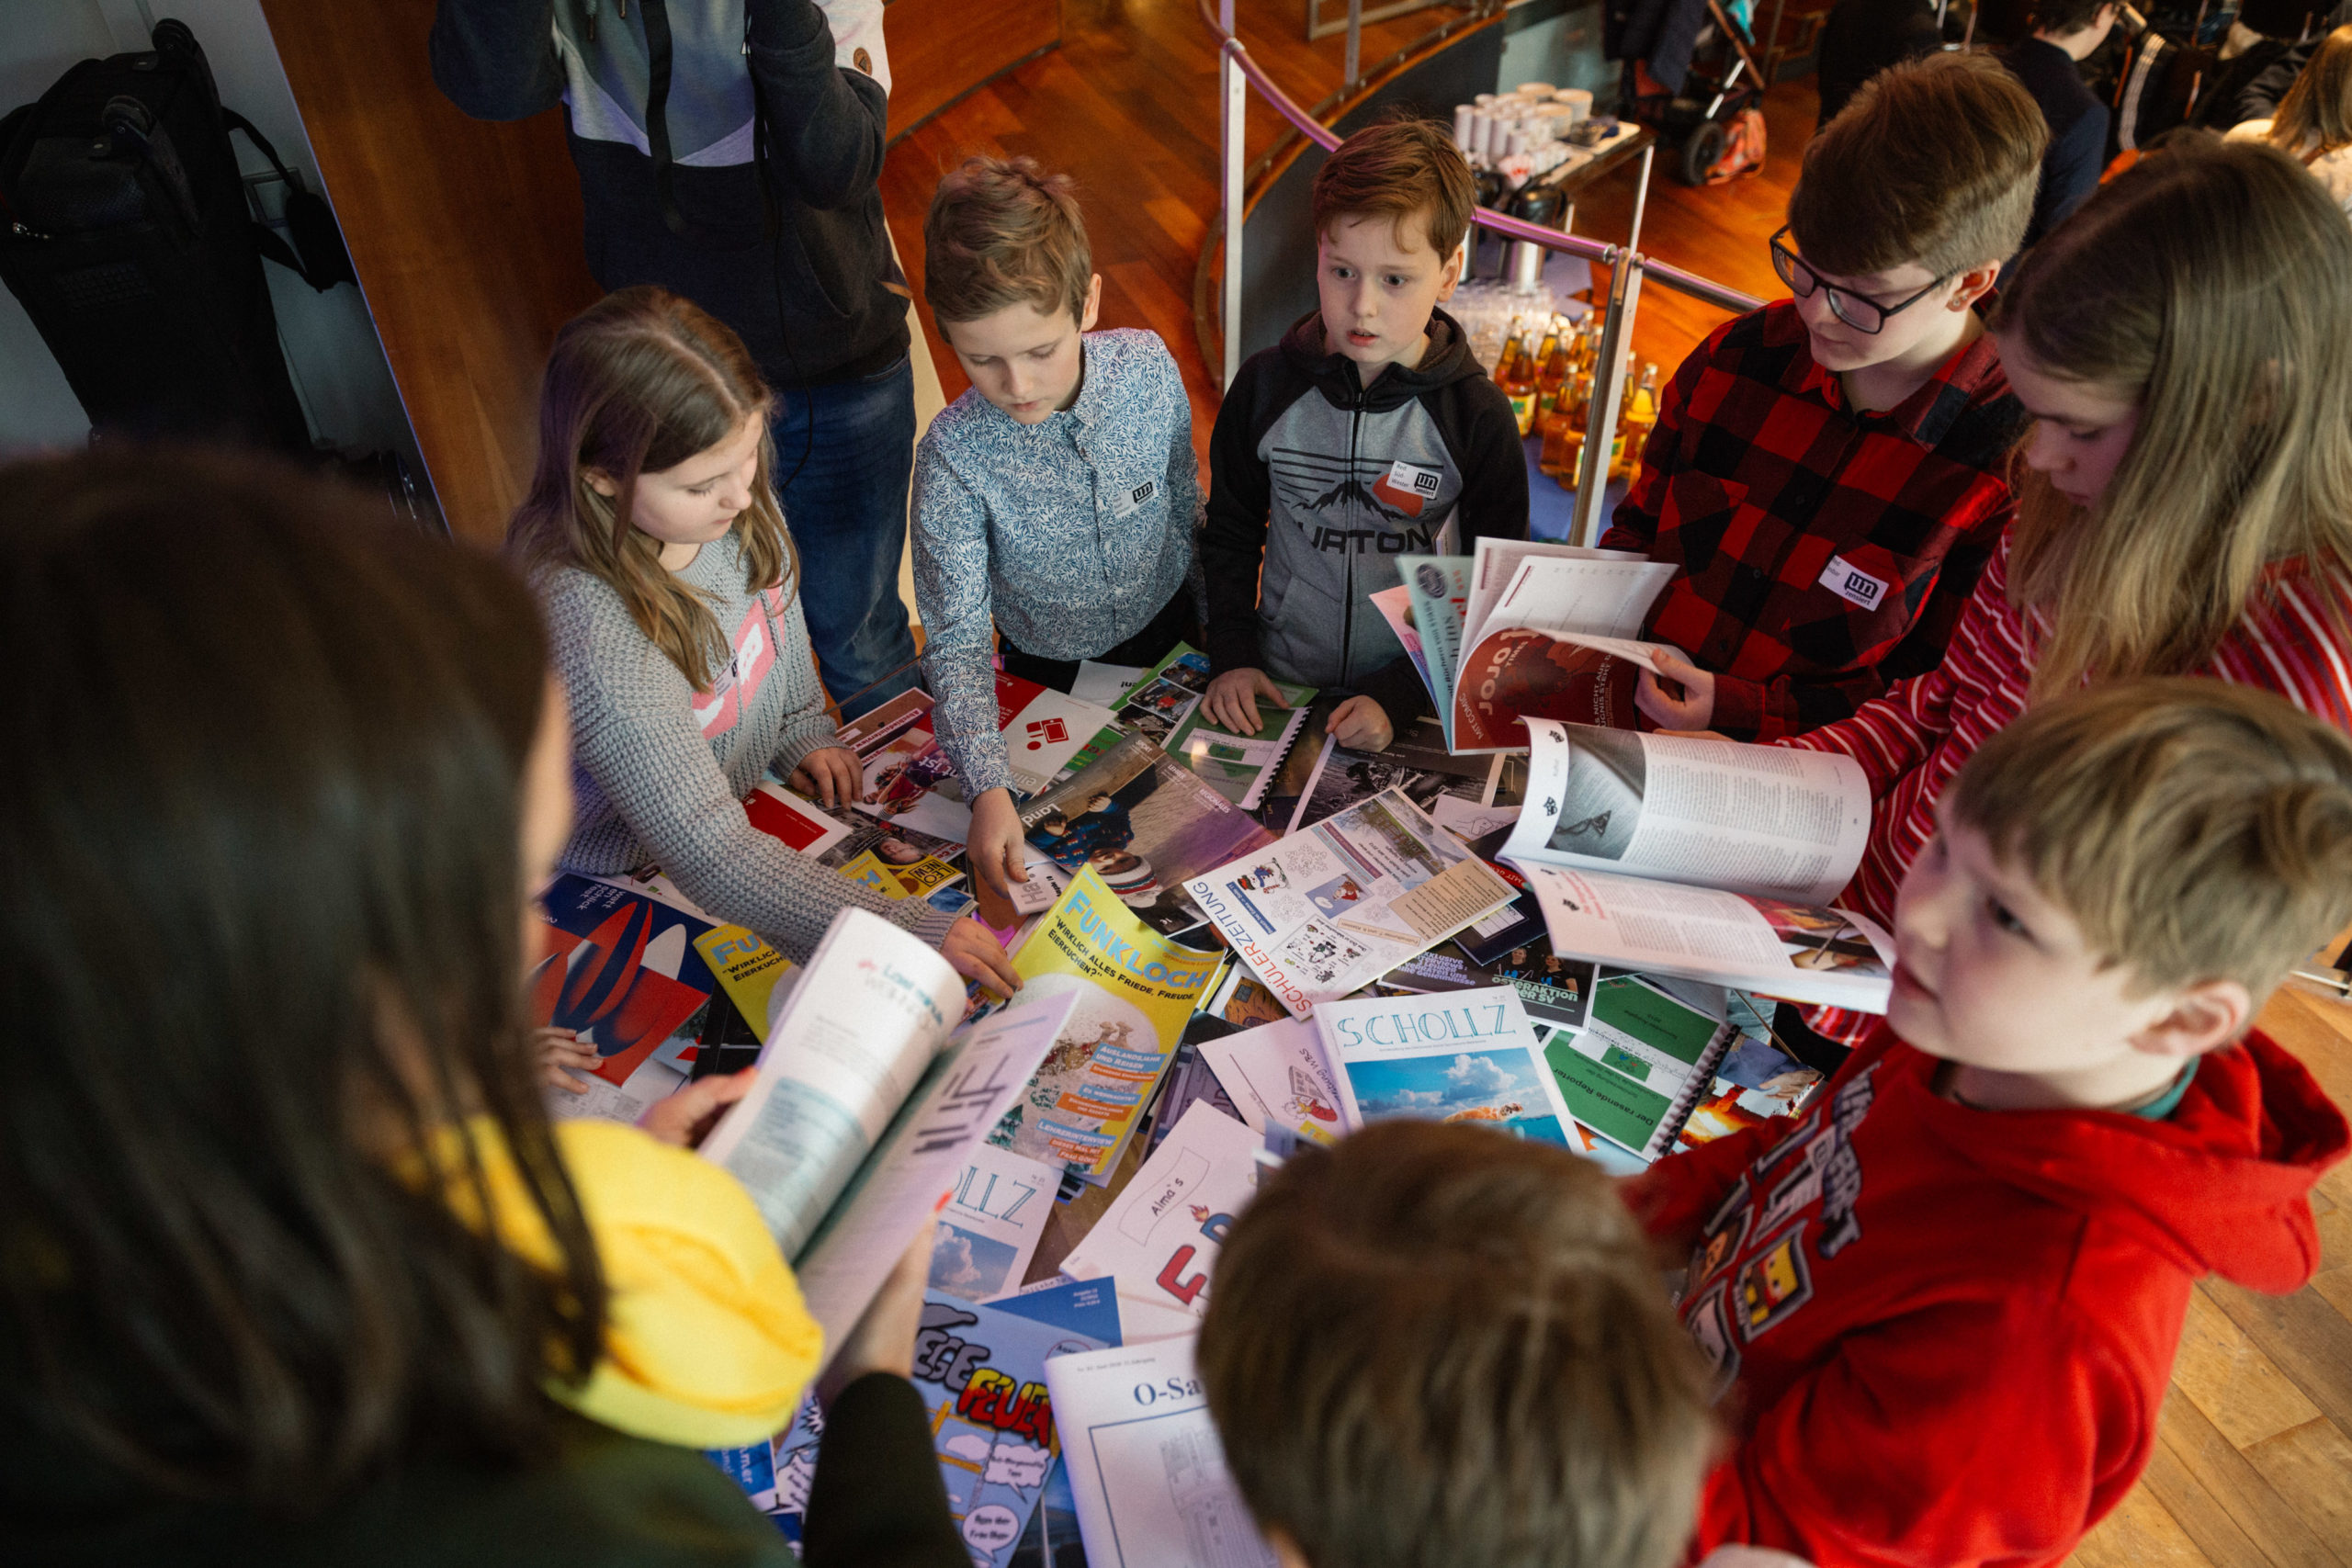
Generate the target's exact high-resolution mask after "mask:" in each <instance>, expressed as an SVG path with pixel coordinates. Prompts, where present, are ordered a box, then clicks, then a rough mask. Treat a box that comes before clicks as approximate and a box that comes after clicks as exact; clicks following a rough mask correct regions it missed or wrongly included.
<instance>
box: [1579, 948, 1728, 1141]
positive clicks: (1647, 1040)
mask: <svg viewBox="0 0 2352 1568" xmlns="http://www.w3.org/2000/svg"><path fill="white" fill-rule="evenodd" d="M1735 1033H1736V1031H1734V1030H1733V1029H1732V1028H1731V1026H1730V1025H1729V1024H1728V1023H1726V1022H1725V1021H1724V1017H1723V1011H1722V1007H1721V998H1720V997H1718V998H1717V1006H1716V1007H1715V1009H1714V1010H1713V1011H1710V1010H1705V1009H1702V1008H1700V1007H1697V1006H1694V1005H1692V1003H1691V1002H1690V1001H1686V1000H1684V999H1683V998H1679V997H1676V996H1674V995H1672V994H1670V993H1669V992H1668V991H1667V990H1665V989H1664V988H1663V987H1658V986H1656V985H1653V984H1652V983H1650V982H1649V981H1647V980H1645V979H1644V978H1642V977H1641V976H1636V975H1612V976H1610V977H1609V978H1607V979H1606V980H1603V981H1601V982H1600V985H1599V986H1598V987H1596V988H1595V990H1594V994H1593V1000H1592V1018H1591V1021H1590V1022H1589V1024H1588V1026H1587V1027H1586V1028H1585V1029H1584V1031H1583V1032H1581V1033H1578V1034H1575V1035H1569V1034H1566V1033H1559V1034H1555V1035H1553V1036H1552V1038H1551V1040H1550V1041H1549V1042H1548V1043H1546V1045H1545V1049H1544V1060H1545V1062H1546V1063H1547V1064H1548V1065H1549V1066H1550V1068H1551V1071H1552V1076H1553V1078H1554V1080H1555V1082H1556V1083H1557V1084H1558V1086H1559V1089H1560V1095H1561V1098H1562V1099H1563V1100H1566V1102H1567V1107H1568V1111H1569V1114H1571V1115H1572V1116H1574V1117H1575V1118H1576V1120H1577V1121H1578V1122H1582V1123H1584V1124H1585V1125H1586V1126H1588V1127H1589V1128H1591V1129H1592V1130H1593V1131H1594V1132H1596V1133H1599V1134H1600V1135H1601V1136H1602V1137H1605V1138H1607V1139H1609V1140H1610V1141H1611V1143H1614V1144H1616V1145H1619V1146H1620V1147H1623V1148H1624V1149H1626V1150H1628V1151H1629V1152H1631V1153H1632V1154H1634V1155H1635V1156H1638V1157H1639V1158H1641V1159H1642V1160H1644V1161H1648V1160H1651V1159H1654V1158H1656V1157H1657V1156H1658V1155H1660V1154H1662V1153H1664V1152H1665V1151H1666V1150H1667V1149H1668V1148H1670V1147H1671V1146H1672V1145H1673V1143H1674V1138H1675V1134H1677V1133H1678V1132H1679V1130H1680V1126H1681V1122H1682V1118H1683V1117H1684V1116H1686V1115H1687V1114H1688V1113H1689V1111H1690V1109H1691V1105H1692V1104H1693V1103H1694V1102H1695V1101H1696V1100H1698V1099H1699V1097H1700V1095H1701V1093H1702V1091H1703V1090H1704V1089H1705V1088H1706V1087H1707V1086H1708V1085H1710V1084H1711V1083H1712V1082H1713V1076H1714V1071H1715V1067H1716V1066H1717V1064H1718V1063H1719V1062H1720V1061H1721V1060H1722V1058H1723V1055H1724V1051H1725V1049H1727V1048H1728V1046H1729V1044H1730V1041H1731V1037H1732V1036H1733V1035H1734V1034H1735Z"/></svg>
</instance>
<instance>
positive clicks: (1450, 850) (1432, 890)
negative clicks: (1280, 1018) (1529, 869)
mask: <svg viewBox="0 0 2352 1568" xmlns="http://www.w3.org/2000/svg"><path fill="white" fill-rule="evenodd" d="M1187 891H1189V892H1190V893H1191V894H1192V896H1193V898H1194V899H1196V900H1198V902H1199V903H1200V906H1201V908H1202V910H1203V911H1204V913H1206V914H1207V916H1208V918H1209V919H1210V920H1211V921H1212V922H1214V923H1215V925H1216V928H1217V931H1218V932H1219V934H1221V935H1222V936H1223V937H1224V938H1225V940H1226V941H1227V943H1229V944H1230V945H1231V946H1232V948H1233V951H1234V952H1235V953H1237V954H1238V955H1239V957H1240V958H1241V961H1242V962H1243V963H1245V964H1249V965H1250V968H1251V969H1252V970H1254V971H1255V972H1256V973H1257V975H1258V977H1259V978H1260V979H1261V980H1263V981H1264V982H1265V983H1266V985H1267V987H1268V988H1269V989H1271V990H1272V992H1273V993H1274V994H1275V995H1276V996H1277V997H1279V998H1282V1002H1283V1006H1284V1007H1286V1008H1288V1009H1289V1010H1290V1011H1291V1012H1292V1014H1293V1015H1294V1016H1296V1017H1300V1018H1304V1017H1306V1015H1307V1014H1308V1013H1310V1012H1312V1011H1313V1010H1315V1008H1316V1006H1317V1004H1318V1003H1321V1002H1327V1001H1333V1000H1336V999H1338V998H1340V997H1344V996H1346V995H1347V994H1348V993H1349V992H1351V991H1354V990H1359V989H1361V988H1362V987H1365V986H1367V985H1370V984H1371V983H1372V982H1373V981H1374V980H1376V979H1378V978H1380V976H1383V975H1385V974H1386V973H1387V972H1388V971H1389V970H1391V969H1393V968H1395V967H1396V966H1397V964H1401V963H1403V962H1404V961H1405V960H1406V959H1408V958H1410V957H1411V956H1412V955H1413V954H1414V953H1424V952H1427V951H1428V950H1429V949H1430V948H1432V947H1434V946H1436V945H1437V944H1438V943H1439V942H1443V941H1444V940H1445V939H1446V938H1447V937H1450V936H1452V935H1453V933H1454V932H1456V931H1460V930H1462V929H1463V928H1464V927H1465V926H1467V925H1469V924H1470V923H1471V922H1472V921H1474V920H1478V919H1484V918H1485V917H1487V915H1490V914H1492V913H1494V912H1495V911H1496V910H1497V909H1498V908H1502V907H1503V906H1504V905H1506V904H1508V903H1510V901H1511V899H1512V898H1513V897H1516V896H1517V895H1516V893H1515V892H1514V890H1513V889H1512V887H1511V886H1510V884H1509V883H1507V882H1505V881H1504V880H1503V879H1502V877H1501V876H1499V875H1498V874H1496V872H1495V869H1494V868H1493V867H1492V866H1490V865H1488V864H1487V863H1486V862H1485V861H1482V860H1480V859H1478V858H1477V856H1476V855H1474V854H1472V853H1471V852H1469V850H1467V849H1466V848H1464V846H1463V843H1462V841H1461V840H1459V839H1456V838H1455V837H1454V836H1453V834H1451V833H1449V832H1447V831H1446V830H1445V829H1442V828H1440V827H1439V826H1438V825H1437V824H1436V823H1434V822H1432V821H1430V818H1428V817H1427V816H1425V815H1424V814H1423V813H1422V811H1421V809H1420V808H1419V807H1417V806H1415V805H1414V804H1413V803H1412V802H1411V801H1410V800H1408V799H1407V798H1406V797H1405V793H1404V792H1403V791H1402V790H1400V789H1397V788H1394V787H1392V788H1389V789H1385V790H1383V791H1381V792H1380V793H1379V794H1378V795H1374V796H1373V797H1372V798H1371V799H1370V800H1367V801H1363V802H1362V803H1361V804H1359V805H1355V806H1351V807H1348V808H1347V809H1346V810H1344V811H1341V812H1340V813H1339V814H1338V815H1336V816H1333V817H1329V818H1325V819H1324V820H1322V821H1320V822H1317V823H1316V824H1315V825H1314V826H1313V827H1311V828H1307V829H1304V830H1303V831H1300V832H1296V833H1293V834H1292V835H1291V836H1290V837H1288V838H1286V839H1283V840H1282V841H1281V842H1279V843H1276V844H1272V845H1270V846H1268V847H1267V848H1265V849H1263V850H1261V851H1260V852H1257V853H1256V854H1254V855H1252V856H1250V858H1248V859H1246V860H1239V861H1236V862H1234V863H1231V864H1229V865H1226V866H1223V867H1220V868H1219V869H1218V870H1217V871H1216V872H1215V873H1214V874H1210V875H1207V876H1204V877H1201V878H1199V879H1198V880H1196V881H1194V882H1192V883H1190V884H1188V885H1187Z"/></svg>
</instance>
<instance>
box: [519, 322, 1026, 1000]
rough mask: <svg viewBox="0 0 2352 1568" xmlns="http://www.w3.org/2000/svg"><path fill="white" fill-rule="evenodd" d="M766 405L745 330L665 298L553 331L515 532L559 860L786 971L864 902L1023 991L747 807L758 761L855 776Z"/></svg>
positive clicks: (821, 788)
mask: <svg viewBox="0 0 2352 1568" xmlns="http://www.w3.org/2000/svg"><path fill="white" fill-rule="evenodd" d="M769 397H770V394H769V392H768V390H767V388H766V387H765V386H764V385H763V383H762V381H761V379H760V376H759V372H758V370H757V369H756V368H755V367H753V365H752V360H751V356H750V355H748V354H746V353H745V352H744V349H743V345H742V343H741V340H739V339H738V338H737V337H736V335H735V334H734V333H732V332H730V331H729V329H728V328H727V327H725V326H723V325H722V324H720V323H719V322H718V321H716V320H715V319H713V318H712V317H711V316H709V315H708V314H707V313H706V312H704V311H703V310H699V309H697V308H696V307H695V306H694V305H693V304H691V303H689V302H688V301H686V300H684V299H680V298H678V297H677V296H675V295H673V294H670V293H667V292H665V291H664V290H662V289H658V288H625V289H622V290H620V291H619V292H617V293H616V294H612V295H609V296H607V297H606V298H605V299H603V300H601V301H599V302H598V303H597V304H595V305H593V306H591V307H589V309H588V310H584V311H582V313H581V314H580V315H579V316H578V317H576V318H574V319H573V320H572V321H571V322H569V323H568V324H567V325H566V326H565V327H564V329H563V331H562V332H561V333H559V334H557V337H556V344H555V348H554V351H553V353H552V354H551V355H549V357H548V368H547V374H546V378H545V380H544V382H543V384H542V388H541V392H540V404H539V457H538V467H537V472H536V473H535V474H534V476H533V479H532V483H531V491H530V494H529V495H528V496H527V497H526V499H525V500H524V502H523V504H522V505H521V506H520V507H519V508H517V509H516V511H515V516H514V518H513V519H512V521H510V522H509V523H508V525H507V531H506V540H507V547H508V548H509V549H510V550H512V551H513V552H515V554H516V555H517V556H519V557H520V558H521V559H522V560H523V562H524V563H525V565H526V568H527V569H528V570H529V571H530V573H531V577H532V581H533V582H534V584H535V585H536V586H537V590H538V592H539V596H540V599H541V601H542V603H543V604H545V606H546V611H547V618H548V636H549V638H550V640H551V642H552V644H553V648H554V658H555V668H556V672H557V674H558V675H559V676H560V678H561V679H562V682H563V684H564V688H565V691H566V693H567V694H568V695H569V699H570V706H571V732H572V761H573V786H574V790H575V793H576V795H577V796H578V801H579V807H578V815H577V818H576V822H575V826H574V828H573V829H572V834H571V842H570V843H569V844H568V845H567V846H566V848H565V850H564V852H563V856H562V862H561V863H562V866H563V869H565V870H567V871H575V872H582V873H586V874H593V875H610V874H616V873H621V872H628V871H634V870H636V869H638V868H639V867H641V866H644V865H647V864H649V863H650V864H652V865H657V866H659V867H660V868H661V869H662V871H664V872H665V873H667V874H669V876H670V878H671V880H673V882H675V883H676V884H677V885H678V886H679V888H680V889H681V890H683V891H684V893H685V895H686V897H689V898H692V899H693V900H694V901H695V903H696V904H698V905H700V906H701V907H702V908H704V909H706V910H707V911H708V912H710V913H711V914H713V915H715V916H717V917H718V919H722V920H729V921H732V922H733V923H735V924H737V925H741V926H746V927H748V928H750V929H751V930H752V931H756V932H758V933H759V934H760V935H761V936H762V937H763V938H764V939H765V940H766V941H767V942H769V943H770V944H771V945H773V946H775V948H776V949H777V950H778V951H780V952H782V953H784V954H785V955H786V957H789V958H791V959H793V960H795V961H796V962H798V961H802V960H805V959H806V958H807V957H808V956H809V953H811V952H813V951H814V950H815V948H816V945H817V942H818V941H819V939H820V938H821V937H822V936H823V935H824V933H825V929H826V927H827V926H829V925H830V924H831V922H832V919H833V916H834V915H835V914H836V913H838V912H839V911H840V910H841V909H842V907H843V906H845V905H850V904H855V905H857V906H859V907H860V908H866V909H871V910H872V911H873V912H875V913H876V914H878V915H880V916H882V917H883V918H884V919H888V920H890V921H892V922H894V923H896V924H898V925H900V926H903V927H905V928H906V929H907V930H909V931H913V932H915V933H916V934H917V935H919V936H922V937H923V938H924V939H925V940H927V941H930V942H935V943H937V944H938V945H939V948H940V951H941V953H943V954H944V956H945V957H946V958H947V960H948V961H949V962H950V963H951V964H955V966H956V969H957V970H958V971H960V972H961V973H963V974H964V975H966V976H969V977H971V978H974V979H982V980H987V981H988V982H989V984H990V985H991V986H993V987H996V988H998V989H1000V990H1003V989H1010V988H1014V987H1018V986H1019V984H1020V981H1019V978H1018V977H1017V976H1014V975H1013V973H1012V964H1011V962H1010V960H1008V959H1007V958H1006V957H1005V954H1004V950H1003V948H1002V947H1001V945H1000V944H999V943H998V942H997V940H996V938H995V937H994V936H993V935H992V934H990V933H989V931H988V929H987V928H986V927H984V926H982V925H981V924H980V923H979V922H978V921H977V920H974V919H969V918H965V917H957V916H951V915H949V914H947V913H945V912H944V911H942V910H939V909H936V908H933V907H932V906H931V905H930V904H928V903H926V902H925V901H923V900H922V899H921V898H913V897H910V898H904V899H896V900H894V899H890V898H886V897H883V895H881V894H880V893H878V892H876V891H875V890H874V889H872V888H869V887H865V886H860V885H858V884H856V883H854V882H852V881H851V880H850V879H848V878H847V877H844V876H842V875H841V874H838V873H837V872H835V871H833V870H832V869H831V868H830V867H828V866H824V865H821V864H820V863H818V862H817V861H815V860H814V859H812V858H810V857H809V856H807V855H803V854H800V853H798V852H795V851H793V850H791V849H788V848H786V846H785V845H784V844H782V843H780V842H779V841H777V840H775V839H772V838H770V837H768V836H767V835H766V834H764V833H762V832H760V831H759V830H758V829H755V828H753V827H752V824H751V820H750V818H748V817H746V816H745V814H744V811H743V806H742V801H743V797H744V796H745V795H748V794H749V793H750V792H751V791H752V788H753V787H754V786H756V785H757V784H758V783H759V781H760V779H761V777H762V775H763V774H764V773H768V772H769V771H771V770H773V771H774V772H775V774H776V775H777V776H778V777H781V778H785V779H786V780H788V782H789V783H790V784H791V785H792V787H794V788H795V789H797V790H799V791H801V792H802V793H803V794H806V795H810V796H812V797H814V798H815V799H817V800H818V801H819V802H820V803H821V804H823V805H825V806H828V807H832V806H837V805H847V804H848V803H849V802H850V801H851V800H853V799H854V798H855V796H856V794H857V792H858V791H859V789H860V788H861V787H862V784H863V779H862V774H861V773H860V769H859V765H858V761H857V758H856V757H855V756H854V754H853V753H851V752H850V751H849V750H846V749H845V748H843V747H842V745H841V744H840V739H839V736H838V735H837V733H836V731H835V729H834V727H833V723H832V720H831V718H830V717H829V716H827V714H826V712H825V706H824V691H823V688H822V687H820V685H819V684H818V681H817V671H816V662H815V659H814V657H813V655H812V654H811V652H810V649H809V633H808V628H807V625H806V623H805V621H804V620H803V618H802V615H801V609H800V601H799V597H798V594H797V576H798V573H797V570H796V568H797V564H798V563H797V558H796V557H795V556H794V553H793V549H792V543H791V539H790V537H789V536H787V535H786V532H785V526H784V517H783V514H782V513H781V511H780V510H779V509H778V507H777V505H776V502H775V494H774V491H772V489H771V488H770V462H771V458H772V454H771V451H770V446H769V441H768V437H767V415H768V411H769Z"/></svg>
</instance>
